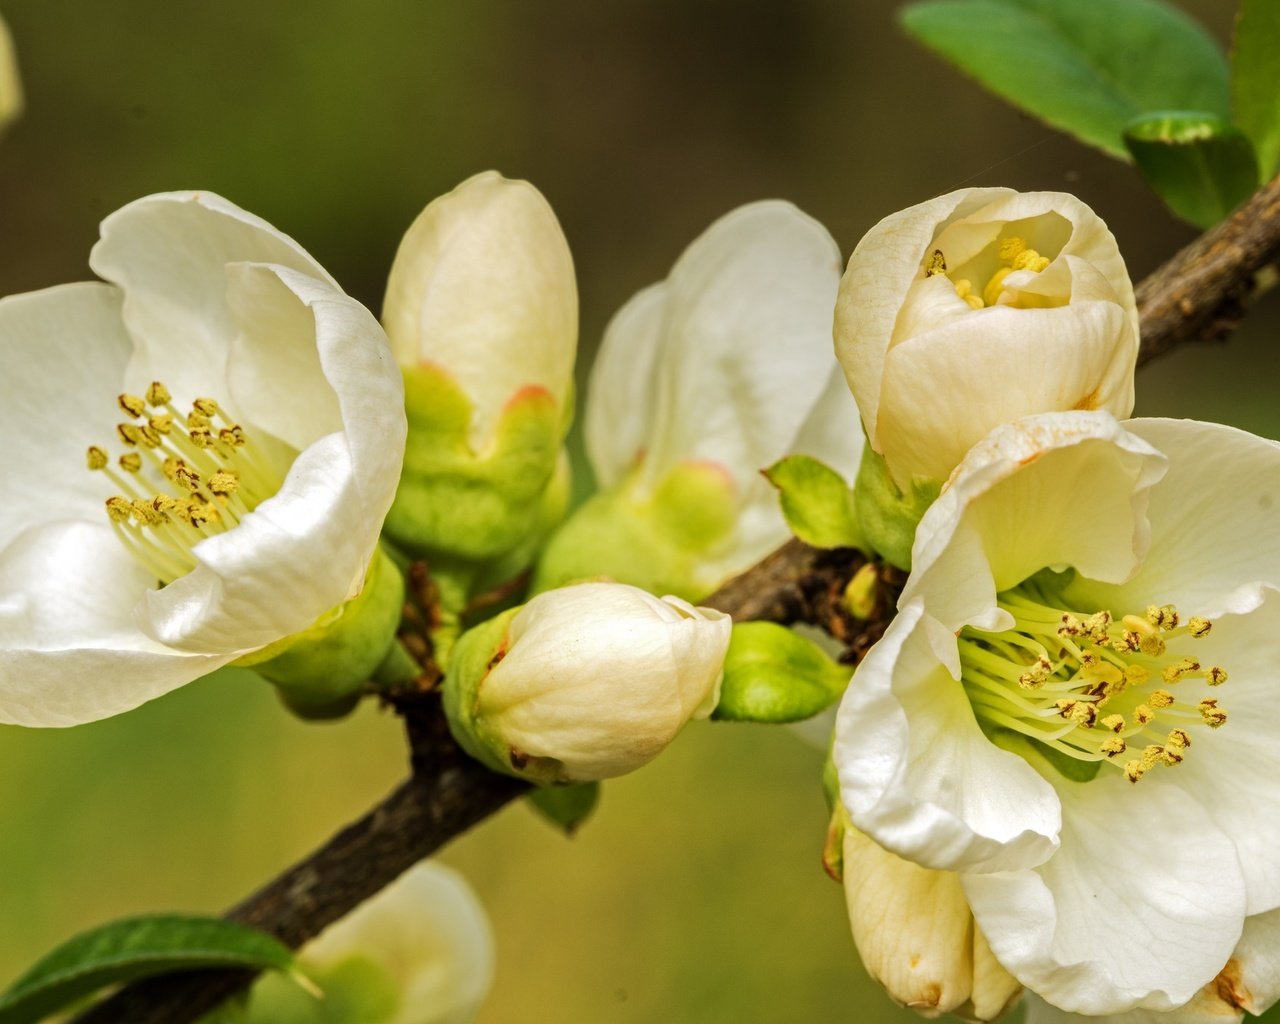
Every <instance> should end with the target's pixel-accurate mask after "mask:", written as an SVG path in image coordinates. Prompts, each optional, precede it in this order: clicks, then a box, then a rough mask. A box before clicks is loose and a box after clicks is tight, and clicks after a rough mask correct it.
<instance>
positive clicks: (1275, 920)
mask: <svg viewBox="0 0 1280 1024" xmlns="http://www.w3.org/2000/svg"><path fill="white" fill-rule="evenodd" d="M1220 977H1222V978H1223V979H1224V980H1225V981H1227V982H1228V983H1229V985H1230V991H1229V993H1228V995H1229V998H1230V999H1231V1000H1232V1001H1233V1002H1235V1003H1237V1004H1239V1005H1240V1006H1242V1007H1243V1008H1244V1009H1246V1010H1248V1011H1249V1012H1250V1013H1252V1014H1261V1013H1265V1012H1266V1011H1267V1010H1269V1009H1271V1007H1272V1006H1274V1005H1275V1004H1276V1001H1277V1000H1280V910H1272V911H1269V912H1268V913H1265V914H1257V915H1254V916H1253V917H1250V918H1248V919H1247V920H1246V921H1245V923H1244V935H1242V936H1241V937H1240V942H1239V944H1238V945H1237V946H1236V951H1235V954H1234V955H1233V956H1232V958H1231V960H1230V961H1228V963H1227V966H1226V967H1225V968H1223V972H1222V975H1221V976H1220Z"/></svg>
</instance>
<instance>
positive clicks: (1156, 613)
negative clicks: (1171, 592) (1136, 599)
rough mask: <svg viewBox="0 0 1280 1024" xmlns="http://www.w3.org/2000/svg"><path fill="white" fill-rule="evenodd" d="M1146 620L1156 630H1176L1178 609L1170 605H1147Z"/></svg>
mask: <svg viewBox="0 0 1280 1024" xmlns="http://www.w3.org/2000/svg"><path fill="white" fill-rule="evenodd" d="M1146 619H1147V621H1148V622H1149V623H1151V625H1153V626H1155V627H1156V628H1157V629H1176V628H1177V626H1178V621H1179V616H1178V609H1177V608H1175V607H1174V606H1173V605H1171V604H1166V605H1163V606H1157V605H1154V604H1152V605H1147V615H1146Z"/></svg>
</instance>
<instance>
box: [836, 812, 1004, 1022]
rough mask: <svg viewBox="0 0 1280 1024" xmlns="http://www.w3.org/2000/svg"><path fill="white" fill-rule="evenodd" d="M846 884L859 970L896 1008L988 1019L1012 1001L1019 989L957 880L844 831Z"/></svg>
mask: <svg viewBox="0 0 1280 1024" xmlns="http://www.w3.org/2000/svg"><path fill="white" fill-rule="evenodd" d="M844 887H845V900H846V902H847V903H848V907H849V923H850V925H851V927H852V929H853V941H854V944H855V945H856V946H857V947H858V955H859V956H860V957H861V958H862V963H863V966H865V967H866V969H867V973H868V974H870V975H871V976H872V977H873V978H874V979H875V980H876V981H878V982H879V983H880V984H881V985H883V986H884V987H885V990H886V991H887V992H888V993H889V995H890V996H891V997H892V998H893V999H894V1000H895V1001H897V1002H898V1003H901V1004H902V1005H903V1006H906V1007H909V1008H911V1009H913V1010H915V1011H917V1012H918V1013H920V1014H922V1015H923V1016H926V1017H939V1016H941V1015H942V1014H945V1013H953V1014H956V1015H957V1016H960V1017H963V1018H965V1019H967V1020H976V1021H992V1020H996V1019H998V1018H999V1017H1001V1016H1003V1015H1004V1014H1005V1013H1006V1012H1007V1011H1008V1010H1010V1009H1011V1008H1012V1007H1013V1006H1014V1004H1015V1003H1016V1002H1017V999H1018V996H1019V995H1021V994H1022V986H1021V985H1019V984H1018V982H1017V981H1016V980H1015V979H1014V978H1013V977H1011V976H1010V974H1009V972H1008V971H1006V970H1005V969H1004V968H1003V967H1001V966H1000V964H999V963H998V962H997V961H996V959H995V957H994V956H992V955H991V949H990V947H989V946H988V945H987V940H986V938H985V937H984V936H983V934H982V932H981V931H980V930H979V929H978V927H977V925H976V924H974V920H973V914H972V912H971V911H970V910H969V904H968V902H967V901H966V900H965V897H964V892H963V890H962V889H961V886H960V876H959V875H957V874H955V873H954V872H950V871H930V870H929V869H928V868H923V867H920V866H919V865H918V864H913V863H912V862H911V861H907V860H903V859H902V858H901V857H898V856H896V855H895V854H892V853H890V852H889V851H888V850H885V849H883V848H882V847H880V846H878V845H876V843H875V842H874V841H873V840H871V839H869V838H867V837H866V836H865V835H863V834H862V833H861V832H859V831H857V829H854V828H848V829H847V830H846V831H845V834H844Z"/></svg>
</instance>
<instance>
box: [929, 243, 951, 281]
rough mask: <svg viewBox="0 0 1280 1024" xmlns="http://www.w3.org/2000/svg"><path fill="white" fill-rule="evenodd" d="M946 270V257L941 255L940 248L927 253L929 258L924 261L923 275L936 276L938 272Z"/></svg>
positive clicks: (942, 272) (943, 272)
mask: <svg viewBox="0 0 1280 1024" xmlns="http://www.w3.org/2000/svg"><path fill="white" fill-rule="evenodd" d="M946 272H947V258H946V257H945V256H943V255H942V250H941V249H934V250H933V252H931V253H929V258H928V259H927V260H925V263H924V276H925V277H937V276H938V275H939V274H945V273H946Z"/></svg>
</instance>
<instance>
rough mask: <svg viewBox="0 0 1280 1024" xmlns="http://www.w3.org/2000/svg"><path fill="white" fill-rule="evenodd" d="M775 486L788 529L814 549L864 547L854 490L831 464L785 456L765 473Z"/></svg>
mask: <svg viewBox="0 0 1280 1024" xmlns="http://www.w3.org/2000/svg"><path fill="white" fill-rule="evenodd" d="M764 475H765V477H766V478H767V479H768V481H769V482H770V483H771V484H773V486H774V487H776V488H777V489H778V492H779V495H778V497H779V501H780V502H781V505H782V514H783V516H785V517H786V520H787V525H788V526H789V527H791V532H792V533H794V534H795V535H796V536H797V537H799V538H800V539H801V540H802V541H804V542H805V543H806V544H812V545H813V546H814V547H816V548H854V547H863V546H865V545H864V543H863V539H862V533H861V531H860V530H859V529H858V520H857V517H856V516H855V515H854V511H853V491H852V490H851V489H850V487H849V485H848V484H847V483H846V482H845V480H844V478H843V477H842V476H841V475H840V474H839V473H837V472H836V471H835V470H834V469H832V468H831V467H830V466H828V465H826V464H825V463H822V462H819V461H818V460H817V459H815V458H812V457H810V456H808V455H788V456H787V457H786V458H785V459H781V460H779V461H778V462H775V463H774V464H773V465H772V466H770V467H769V468H768V469H766V470H765V472H764Z"/></svg>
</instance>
